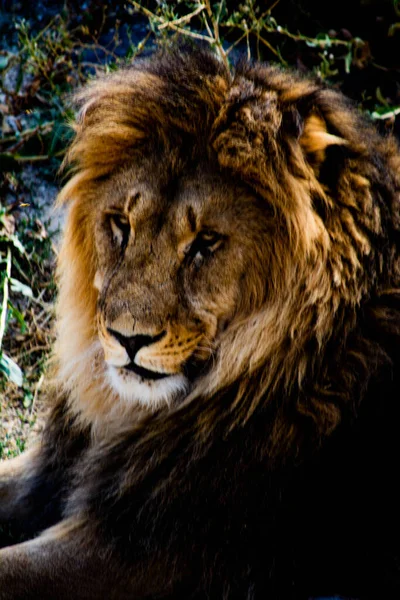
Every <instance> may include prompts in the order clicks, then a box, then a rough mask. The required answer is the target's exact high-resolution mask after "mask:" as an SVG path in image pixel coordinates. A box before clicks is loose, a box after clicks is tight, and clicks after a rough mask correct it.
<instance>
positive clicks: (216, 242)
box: [187, 230, 224, 261]
mask: <svg viewBox="0 0 400 600" xmlns="http://www.w3.org/2000/svg"><path fill="white" fill-rule="evenodd" d="M223 239H224V237H223V236H222V235H221V234H220V233H217V232H215V231H208V230H207V231H201V232H200V233H199V234H198V236H197V237H196V239H195V240H194V241H193V243H192V244H191V246H190V248H189V250H188V252H187V254H188V256H189V257H190V258H191V259H194V260H196V261H199V260H201V259H202V258H207V257H208V256H211V254H213V252H215V251H216V250H217V249H218V248H219V247H220V246H221V244H222V242H223Z"/></svg>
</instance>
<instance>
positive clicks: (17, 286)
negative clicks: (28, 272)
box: [10, 277, 33, 298]
mask: <svg viewBox="0 0 400 600" xmlns="http://www.w3.org/2000/svg"><path fill="white" fill-rule="evenodd" d="M10 283H11V291H12V292H16V293H17V294H23V295H24V296H26V297H27V298H32V297H33V293H32V290H31V288H30V287H29V285H25V283H22V282H21V281H18V279H14V277H11V278H10Z"/></svg>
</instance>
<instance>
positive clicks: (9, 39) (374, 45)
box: [0, 0, 400, 458]
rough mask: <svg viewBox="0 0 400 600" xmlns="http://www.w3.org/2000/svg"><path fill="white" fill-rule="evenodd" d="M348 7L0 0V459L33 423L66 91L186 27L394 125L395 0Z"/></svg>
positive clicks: (48, 341)
mask: <svg viewBox="0 0 400 600" xmlns="http://www.w3.org/2000/svg"><path fill="white" fill-rule="evenodd" d="M349 2H351V0H347V2H346V1H345V0H338V1H337V2H336V3H334V6H331V7H329V8H328V7H327V6H326V5H324V6H323V10H321V7H320V4H321V3H318V2H317V1H316V0H303V1H302V2H295V1H294V0H275V1H273V0H271V1H270V2H257V1H255V0H243V1H242V2H235V1H230V0H229V1H228V0H219V1H217V2H213V3H212V2H211V1H210V0H204V1H200V0H197V1H192V2H188V1H183V0H176V1H172V2H170V1H164V0H155V1H151V0H149V1H146V0H142V1H134V0H128V1H127V4H126V5H123V4H122V3H119V2H115V1H109V2H101V1H99V0H89V1H86V2H85V3H84V4H83V5H82V3H80V4H79V3H78V2H76V1H75V0H70V1H69V2H66V3H63V2H46V1H43V2H38V3H29V2H27V3H24V2H19V3H18V2H14V1H12V0H11V1H7V0H5V2H3V3H2V6H4V7H5V10H4V11H3V13H2V15H1V16H0V35H1V38H2V39H3V40H5V43H4V45H3V47H2V48H0V113H1V122H0V397H1V401H0V423H1V424H0V458H1V456H2V455H3V456H6V455H10V454H15V453H18V452H19V451H21V450H22V449H23V447H24V444H25V440H26V437H27V435H28V432H29V430H30V428H31V427H37V426H38V424H37V422H36V414H37V407H38V406H40V402H41V397H42V393H43V390H44V387H45V386H44V378H45V375H44V372H45V371H44V369H45V365H46V363H47V362H48V359H49V357H50V354H51V345H52V320H53V306H54V300H55V295H56V286H55V283H54V277H53V271H54V258H55V255H56V252H57V250H56V246H57V229H58V225H57V223H58V221H57V219H56V218H55V216H54V215H53V214H52V213H51V211H50V209H49V206H50V204H51V202H52V200H53V199H54V197H55V195H56V186H57V185H59V184H60V180H59V177H58V175H57V173H58V170H59V167H60V164H61V161H62V157H63V153H64V149H65V147H66V144H67V142H68V139H69V136H70V132H69V129H68V126H67V124H68V121H69V120H70V119H71V117H72V113H71V108H70V96H71V93H72V92H73V91H74V90H75V89H76V88H77V87H79V86H80V85H82V84H83V83H84V82H85V81H86V80H87V79H88V78H90V77H93V76H95V75H96V74H98V73H101V72H105V71H108V70H113V69H116V68H118V67H119V66H120V65H121V64H125V63H126V62H130V61H131V60H133V59H134V58H135V57H137V56H138V55H140V54H148V53H150V52H151V51H152V50H153V49H154V47H155V45H157V44H163V43H167V42H168V41H169V40H170V39H171V38H176V37H179V36H185V37H186V38H188V39H190V40H194V41H197V40H201V41H202V42H203V43H206V44H209V45H210V46H211V47H213V48H214V50H215V52H217V53H218V54H219V55H220V57H221V60H223V61H224V62H225V63H227V64H228V63H230V62H234V61H235V60H237V58H238V57H239V56H240V55H243V54H244V55H245V56H247V57H248V58H257V59H260V60H268V61H271V62H275V63H278V64H280V65H282V66H283V67H293V66H294V67H296V68H298V69H301V70H303V71H313V72H314V73H315V74H316V75H317V76H319V77H321V78H323V79H327V80H329V81H330V82H331V83H332V84H333V85H335V86H338V87H341V88H342V89H343V91H344V92H345V93H346V94H348V95H350V96H351V97H353V99H354V100H355V102H356V103H358V104H359V106H360V107H361V108H363V109H364V110H365V111H367V112H369V114H370V115H371V117H372V118H373V119H376V120H377V123H378V126H379V127H380V128H381V129H382V130H391V131H395V132H397V133H400V87H399V83H398V81H399V71H400V64H399V61H400V52H399V49H400V43H399V41H400V0H379V1H378V0H353V2H352V4H353V5H354V6H353V7H352V10H351V11H350V10H349ZM25 4H26V6H25ZM322 4H324V3H322ZM352 15H353V16H352ZM55 182H56V183H55Z"/></svg>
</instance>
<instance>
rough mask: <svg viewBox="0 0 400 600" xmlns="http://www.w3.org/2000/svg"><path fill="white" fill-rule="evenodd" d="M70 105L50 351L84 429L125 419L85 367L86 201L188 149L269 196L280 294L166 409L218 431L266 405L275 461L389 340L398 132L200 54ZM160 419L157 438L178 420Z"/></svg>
mask: <svg viewBox="0 0 400 600" xmlns="http://www.w3.org/2000/svg"><path fill="white" fill-rule="evenodd" d="M78 100H79V103H80V105H81V112H80V116H79V120H78V122H77V125H76V138H75V141H74V143H73V144H72V146H71V148H70V150H69V153H68V156H67V159H66V164H67V165H70V166H71V168H72V169H73V171H74V174H73V177H72V178H71V179H70V181H69V183H68V184H67V185H66V186H65V188H64V189H63V191H62V192H61V195H60V200H61V202H66V201H69V199H71V198H72V199H74V202H73V203H72V206H71V208H70V214H69V219H68V223H67V228H66V232H65V237H64V243H63V247H62V251H61V256H60V261H59V279H60V300H59V304H58V344H57V355H58V361H59V380H60V381H61V385H62V387H63V388H64V389H65V390H66V392H67V394H68V395H69V398H70V400H69V401H70V403H71V405H72V407H73V410H74V411H75V412H76V413H77V414H79V415H80V417H82V418H83V421H84V422H85V424H89V425H90V424H93V423H94V422H98V421H101V420H102V419H103V418H104V419H106V420H107V419H109V416H110V413H112V412H113V411H114V412H115V411H116V412H117V428H118V427H119V425H118V423H119V422H120V420H121V414H120V413H118V410H116V408H115V404H118V402H116V401H115V398H114V397H113V396H112V395H110V394H109V393H108V392H106V391H105V389H104V387H102V379H101V376H100V374H97V373H98V371H99V370H100V369H101V367H100V366H99V364H98V363H99V362H101V361H100V359H99V356H101V352H100V351H99V346H98V342H97V337H96V318H95V312H96V293H95V290H94V288H93V286H91V285H90V282H91V281H93V278H94V271H95V261H96V259H95V250H94V245H93V221H94V217H93V215H92V214H90V212H89V210H88V208H87V206H88V204H87V203H86V202H85V198H86V197H88V196H91V195H93V194H95V193H96V185H97V182H98V181H99V180H101V179H102V178H106V177H109V176H110V175H111V174H112V173H114V172H116V171H118V169H120V168H122V167H124V166H126V165H127V164H129V162H130V161H134V160H135V157H137V156H140V155H141V153H143V152H144V151H146V152H151V149H152V148H154V149H155V150H156V149H157V150H159V149H160V148H163V151H164V156H167V157H168V164H166V166H165V169H166V171H168V170H169V171H170V172H171V174H173V173H176V174H179V173H180V172H182V171H183V169H184V165H185V164H186V162H187V160H188V157H190V160H192V161H196V160H198V161H201V160H202V159H203V158H204V157H206V156H207V157H209V156H213V160H215V164H216V168H217V169H220V168H222V169H224V170H227V171H228V172H229V171H230V172H232V174H234V176H235V177H239V178H240V179H241V180H242V181H243V182H245V183H246V184H247V185H249V186H250V187H251V188H252V189H253V190H254V191H255V192H256V193H257V194H259V195H260V196H261V197H264V198H265V199H266V205H267V203H268V206H269V209H271V207H272V210H273V211H274V212H275V214H276V215H277V217H278V219H277V222H278V223H279V225H278V226H277V228H276V239H274V240H273V242H272V244H271V257H269V258H268V260H269V263H270V269H271V272H270V280H269V281H268V282H267V285H269V286H271V287H273V288H274V290H275V292H276V293H275V296H276V298H277V301H275V302H274V304H272V305H268V306H266V307H265V310H261V311H257V312H255V313H254V314H252V315H251V316H250V317H247V318H246V320H245V321H243V322H238V323H236V325H235V326H234V327H232V328H230V329H228V331H227V332H226V333H225V335H224V337H223V339H222V341H221V345H220V349H219V353H218V356H217V357H216V360H215V363H214V367H213V369H212V370H211V372H210V373H209V375H208V376H207V377H206V378H202V379H201V380H200V381H199V382H198V385H197V387H196V388H195V389H194V390H193V392H192V393H191V395H190V397H189V399H188V400H187V401H186V402H185V403H184V404H183V405H182V406H180V407H178V409H177V414H179V415H182V418H183V415H185V414H188V415H191V419H193V422H197V423H198V427H199V428H200V429H206V430H207V434H210V431H211V429H212V428H213V427H215V425H216V424H217V423H220V422H225V427H226V428H227V430H230V429H231V428H232V427H235V426H239V425H243V424H244V423H245V422H246V421H247V420H248V419H249V418H250V417H251V415H252V414H253V413H254V412H256V411H257V410H268V411H270V412H271V426H270V430H269V435H268V439H269V442H270V451H271V453H273V454H282V455H284V454H285V453H286V452H289V449H291V450H293V449H298V448H299V447H300V445H301V443H300V438H304V435H305V434H304V432H305V431H307V432H308V430H312V432H313V435H312V440H313V443H314V442H315V439H322V438H323V437H324V436H325V435H326V434H327V433H330V432H331V431H333V430H334V429H335V427H337V425H338V424H339V423H340V422H341V420H342V417H343V414H347V415H350V414H352V415H354V414H355V413H356V411H357V408H358V406H359V404H360V402H361V400H362V397H363V395H364V393H365V390H367V389H368V385H369V381H370V380H371V378H373V377H374V375H375V373H376V372H377V369H379V366H380V365H381V364H383V363H385V362H386V363H390V362H391V361H392V360H393V356H392V354H393V347H394V341H393V340H394V338H396V336H398V334H399V331H398V321H396V318H395V316H394V315H396V314H397V313H396V310H397V307H398V301H399V258H398V248H397V243H398V235H399V227H400V216H399V215H400V213H399V185H400V183H399V166H400V159H399V154H398V149H397V146H396V143H395V141H394V139H392V138H390V137H388V138H386V139H384V138H382V137H380V136H379V135H378V134H377V133H376V132H375V131H374V129H373V128H372V127H371V125H370V124H369V123H367V122H366V121H365V120H363V118H362V117H361V116H360V115H359V114H358V113H357V112H356V111H355V110H354V109H353V108H352V107H351V106H350V105H349V103H348V102H347V101H346V99H344V98H343V97H342V96H341V95H340V94H339V93H337V92H336V91H333V90H332V89H329V88H326V87H324V86H322V85H321V84H319V83H317V82H315V81H312V80H309V79H306V78H301V77H299V76H298V75H296V74H290V73H287V72H282V71H280V70H279V69H276V68H273V67H267V66H262V65H256V66H250V65H248V64H245V63H243V64H242V65H239V66H238V67H237V69H236V71H235V73H234V74H233V75H232V74H231V73H229V72H227V71H226V69H225V68H224V66H223V65H222V64H221V63H220V62H219V61H218V60H216V59H215V57H214V56H212V55H211V54H209V53H207V52H203V51H200V50H197V51H196V52H194V53H193V52H181V53H180V52H173V53H170V52H166V53H164V54H162V53H161V54H159V56H158V57H157V58H153V59H152V60H144V61H138V62H137V63H136V64H135V65H134V66H133V67H131V68H129V69H126V70H124V71H122V72H119V73H116V74H113V75H111V76H109V77H107V78H106V79H103V80H100V81H94V82H93V83H92V84H91V85H89V87H87V88H86V89H85V90H84V91H83V92H82V93H81V95H80V96H79V98H78ZM99 202H100V200H99ZM287 240H289V243H288V242H287ZM254 251H255V252H256V249H254ZM227 268H229V265H227ZM256 285H257V282H254V288H256ZM255 294H257V291H256V290H255V291H253V290H248V293H247V294H246V297H244V298H243V299H242V300H241V301H242V302H243V304H244V305H246V302H247V304H248V305H249V303H250V302H251V297H252V295H255ZM248 308H249V306H246V309H247V312H248ZM392 338H393V339H392ZM396 339H397V338H396ZM210 399H212V400H210ZM126 410H127V409H126V407H124V409H123V419H124V422H126ZM158 418H159V419H160V426H161V427H162V430H163V431H166V430H168V426H167V424H166V423H167V422H172V421H174V419H175V418H176V417H175V415H174V416H172V415H168V414H167V413H165V414H164V413H162V416H161V417H158ZM118 419H119V420H118ZM306 437H308V438H309V434H308V433H307V436H306Z"/></svg>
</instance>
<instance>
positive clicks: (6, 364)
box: [0, 352, 23, 387]
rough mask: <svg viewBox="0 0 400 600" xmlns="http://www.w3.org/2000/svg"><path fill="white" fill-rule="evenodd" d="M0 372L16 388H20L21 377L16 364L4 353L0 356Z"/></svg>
mask: <svg viewBox="0 0 400 600" xmlns="http://www.w3.org/2000/svg"><path fill="white" fill-rule="evenodd" d="M0 371H2V372H3V373H4V374H5V376H6V377H7V378H8V379H9V380H10V381H12V382H13V383H15V384H16V385H17V386H18V387H22V381H23V377H22V371H21V369H20V368H19V366H18V365H17V363H16V362H14V361H13V359H12V358H10V357H9V356H7V354H5V353H4V352H3V353H2V354H1V355H0Z"/></svg>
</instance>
